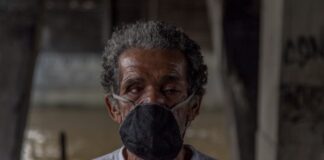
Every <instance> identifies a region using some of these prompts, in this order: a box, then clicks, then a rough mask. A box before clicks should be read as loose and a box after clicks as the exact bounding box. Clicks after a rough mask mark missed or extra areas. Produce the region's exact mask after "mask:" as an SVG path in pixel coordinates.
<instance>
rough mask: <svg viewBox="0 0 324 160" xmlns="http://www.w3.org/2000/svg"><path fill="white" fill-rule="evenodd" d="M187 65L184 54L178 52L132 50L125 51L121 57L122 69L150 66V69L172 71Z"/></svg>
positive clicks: (120, 64)
mask: <svg viewBox="0 0 324 160" xmlns="http://www.w3.org/2000/svg"><path fill="white" fill-rule="evenodd" d="M185 64H186V59H185V57H184V55H183V53H181V52H180V51H177V50H167V49H138V48H132V49H128V50H126V51H124V52H123V53H122V54H121V55H120V57H119V66H120V67H134V66H136V67H139V66H144V67H145V66H146V65H149V67H162V68H166V69H167V68H170V69H172V68H174V67H180V66H181V65H185ZM159 65H160V66H159Z"/></svg>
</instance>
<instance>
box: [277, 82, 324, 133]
mask: <svg viewBox="0 0 324 160" xmlns="http://www.w3.org/2000/svg"><path fill="white" fill-rule="evenodd" d="M280 89H281V92H280V93H281V94H280V101H281V104H283V105H282V106H283V107H281V109H282V110H281V111H280V112H281V118H283V120H284V121H288V122H291V123H300V122H305V121H308V122H311V123H312V124H313V125H312V129H314V128H316V126H319V125H320V124H321V123H322V122H324V86H321V87H319V86H306V85H305V84H304V85H301V84H300V85H296V84H282V85H281V88H280Z"/></svg>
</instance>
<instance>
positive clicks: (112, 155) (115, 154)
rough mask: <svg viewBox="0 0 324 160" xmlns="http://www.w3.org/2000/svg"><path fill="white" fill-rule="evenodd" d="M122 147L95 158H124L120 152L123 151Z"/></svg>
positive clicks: (117, 159) (109, 159)
mask: <svg viewBox="0 0 324 160" xmlns="http://www.w3.org/2000/svg"><path fill="white" fill-rule="evenodd" d="M121 150H122V148H119V149H117V150H115V151H113V152H111V153H108V154H106V155H103V156H101V157H98V158H95V159H93V160H123V159H121V157H120V152H121Z"/></svg>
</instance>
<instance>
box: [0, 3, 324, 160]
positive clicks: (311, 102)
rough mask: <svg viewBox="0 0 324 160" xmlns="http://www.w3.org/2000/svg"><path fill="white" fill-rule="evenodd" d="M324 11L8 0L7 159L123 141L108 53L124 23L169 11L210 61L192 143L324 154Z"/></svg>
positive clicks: (2, 64) (0, 111) (295, 155)
mask: <svg viewBox="0 0 324 160" xmlns="http://www.w3.org/2000/svg"><path fill="white" fill-rule="evenodd" d="M323 17H324V1H322V0H294V1H293V0H224V1H222V0H204V1H197V0H30V1H23V0H0V142H1V144H2V145H1V146H0V159H1V160H18V159H22V160H86V159H93V158H95V157H98V156H101V155H104V154H107V153H109V152H111V151H113V150H115V149H117V148H119V147H120V146H121V145H122V144H121V141H120V138H119V135H118V129H119V126H118V125H117V124H115V123H114V122H113V121H112V120H111V119H110V118H109V116H108V114H107V111H106V109H105V105H104V96H105V95H104V91H103V89H102V88H101V86H100V72H101V54H102V51H103V49H104V45H105V43H106V41H107V40H108V39H109V37H110V36H111V33H112V31H113V29H114V28H115V27H118V26H121V25H123V24H128V23H134V22H136V21H138V20H142V21H146V20H160V21H165V22H168V23H171V24H174V25H176V26H178V27H180V28H182V29H183V30H184V31H185V32H186V33H187V34H188V35H189V37H191V38H192V39H193V40H195V41H196V42H198V44H200V45H201V49H202V53H203V56H204V60H205V63H206V64H207V66H208V72H209V77H208V84H207V86H206V90H207V92H206V95H205V97H204V99H203V106H202V109H201V112H200V115H199V116H198V118H196V119H195V121H194V122H193V123H192V125H191V127H190V128H189V129H188V131H187V134H186V137H185V143H188V144H191V145H193V146H194V147H195V148H197V149H198V150H200V151H202V152H203V153H206V154H208V155H210V156H212V157H215V158H217V159H219V160H277V159H280V160H290V159H294V160H324V127H323V126H324V72H323V69H324V18H323Z"/></svg>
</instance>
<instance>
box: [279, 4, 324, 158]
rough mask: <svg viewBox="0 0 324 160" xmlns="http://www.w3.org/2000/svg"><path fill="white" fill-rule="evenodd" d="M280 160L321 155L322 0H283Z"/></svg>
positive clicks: (323, 111)
mask: <svg viewBox="0 0 324 160" xmlns="http://www.w3.org/2000/svg"><path fill="white" fill-rule="evenodd" d="M284 5H285V7H284V26H283V31H284V33H283V55H282V56H283V57H282V62H281V63H282V70H281V82H280V109H279V139H278V140H279V143H278V151H279V152H278V156H279V159H280V160H291V159H294V160H308V159H311V160H323V159H324V17H323V15H324V1H322V0H286V1H285V4H284Z"/></svg>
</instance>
